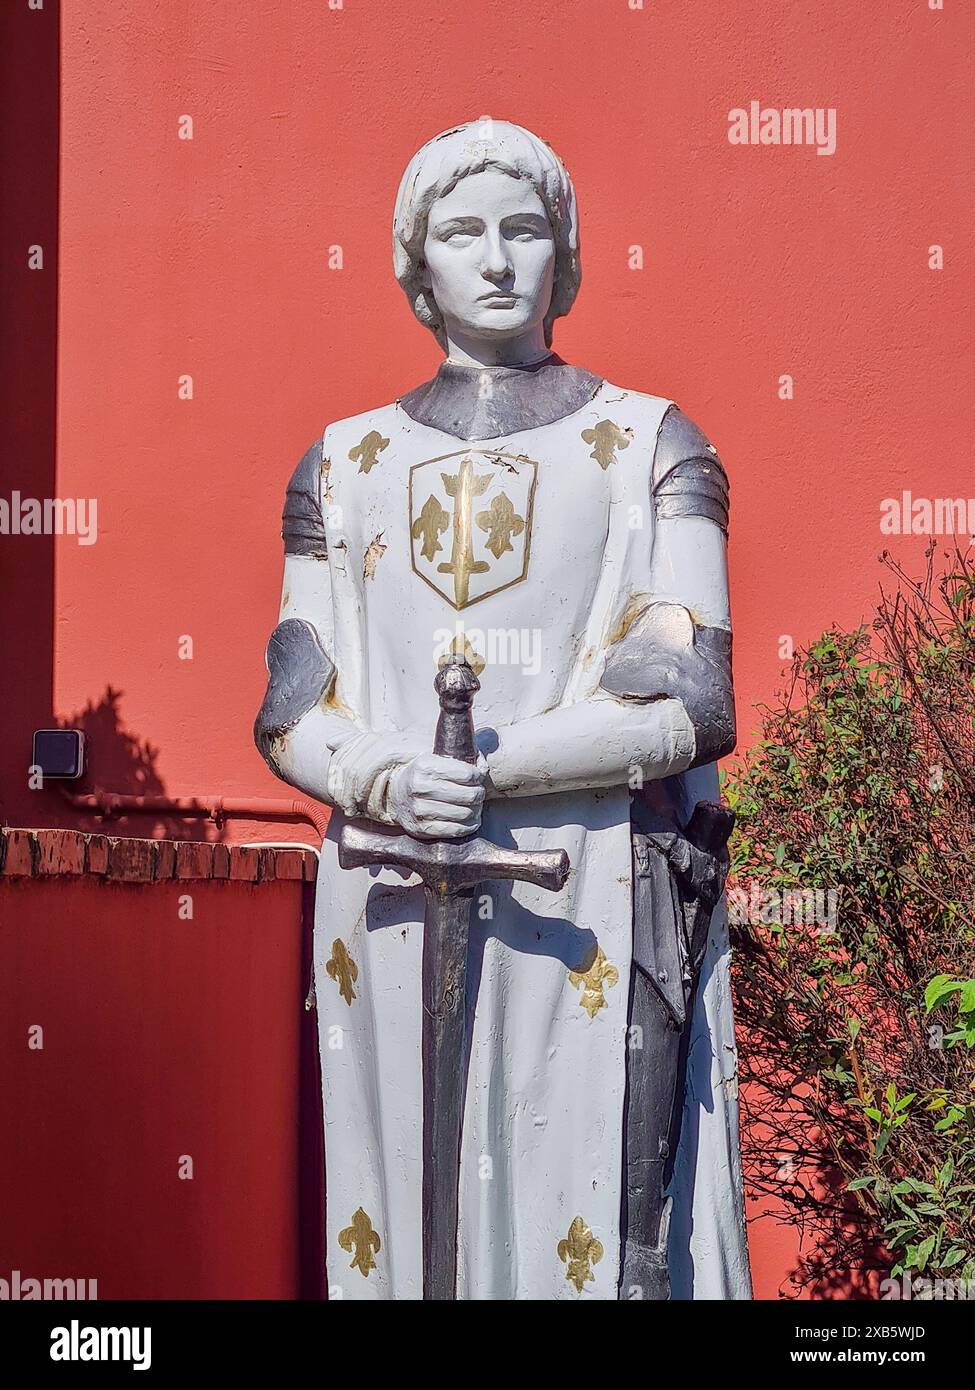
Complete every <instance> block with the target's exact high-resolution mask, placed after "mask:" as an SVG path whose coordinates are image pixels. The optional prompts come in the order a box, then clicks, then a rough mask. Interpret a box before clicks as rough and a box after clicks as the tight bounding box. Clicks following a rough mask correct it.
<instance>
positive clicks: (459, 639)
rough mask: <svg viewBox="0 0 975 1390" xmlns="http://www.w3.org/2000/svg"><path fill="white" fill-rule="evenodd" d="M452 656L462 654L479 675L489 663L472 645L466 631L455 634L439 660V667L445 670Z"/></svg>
mask: <svg viewBox="0 0 975 1390" xmlns="http://www.w3.org/2000/svg"><path fill="white" fill-rule="evenodd" d="M452 656H462V657H463V658H464V659H465V661H466V662H467V664H468V666H470V668H471V670H472V671H473V672H474V674H475V676H479V675H480V674H481V672H482V671H483V670H484V667H485V666H486V665H487V663H486V661H485V660H484V658H483V656H481V653H480V652H479V651H477V650H476V649H475V648H474V647H472V646H471V644H470V639H469V638H468V636H467V633H466V632H458V633H457V634H456V635H455V637H454V640H453V641H452V642H451V644H450V646H449V647H448V648H447V650H446V651H445V652H444V653H443V654H442V655H441V657H440V659H439V661H438V662H437V665H438V667H439V668H440V669H441V670H443V668H444V667H445V666H446V664H447V662H448V660H449V659H450V657H452Z"/></svg>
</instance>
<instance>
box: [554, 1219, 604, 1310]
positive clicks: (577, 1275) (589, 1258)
mask: <svg viewBox="0 0 975 1390" xmlns="http://www.w3.org/2000/svg"><path fill="white" fill-rule="evenodd" d="M602 1258H603V1246H602V1241H599V1240H597V1239H596V1237H595V1236H594V1235H593V1233H592V1230H591V1228H590V1227H589V1226H587V1225H586V1223H585V1222H584V1221H583V1219H582V1217H581V1216H577V1217H576V1218H575V1220H574V1221H573V1222H572V1225H571V1226H570V1227H569V1230H568V1234H567V1235H566V1237H565V1239H564V1240H560V1241H559V1259H560V1260H561V1261H562V1263H563V1264H564V1265H566V1266H567V1268H566V1271H565V1277H566V1279H568V1281H569V1283H570V1284H575V1286H576V1292H577V1293H582V1290H583V1287H584V1286H585V1284H586V1283H587V1282H589V1283H594V1282H595V1278H596V1276H595V1275H594V1274H593V1272H592V1269H591V1268H590V1265H598V1264H599V1261H600V1260H601V1259H602Z"/></svg>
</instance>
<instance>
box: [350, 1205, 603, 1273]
mask: <svg viewBox="0 0 975 1390" xmlns="http://www.w3.org/2000/svg"><path fill="white" fill-rule="evenodd" d="M339 1245H341V1247H342V1249H343V1250H347V1251H348V1252H349V1254H350V1255H351V1256H352V1259H351V1261H350V1262H349V1268H350V1269H357V1270H358V1271H359V1273H360V1274H361V1275H362V1277H363V1279H368V1278H369V1271H370V1269H375V1268H376V1261H375V1260H374V1259H373V1253H376V1254H378V1253H379V1251H380V1249H381V1246H382V1242H381V1241H380V1239H379V1232H378V1231H374V1230H373V1229H372V1218H371V1217H369V1216H367V1215H366V1213H365V1212H364V1211H363V1210H362V1208H361V1207H359V1209H358V1210H357V1211H356V1212H355V1213H354V1214H353V1217H352V1224H351V1226H346V1228H345V1230H344V1231H339ZM601 1250H602V1247H600V1252H601Z"/></svg>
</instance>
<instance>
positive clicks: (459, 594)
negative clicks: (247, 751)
mask: <svg viewBox="0 0 975 1390" xmlns="http://www.w3.org/2000/svg"><path fill="white" fill-rule="evenodd" d="M349 423H350V424H351V423H353V422H349ZM357 423H358V428H357V429H355V430H353V431H351V432H349V433H347V434H345V436H344V437H339V436H336V437H335V438H334V440H333V441H330V447H329V450H328V456H329V464H328V469H327V478H326V487H325V491H324V492H323V498H322V501H323V510H325V511H326V516H327V517H328V518H329V526H330V541H329V548H330V556H331V562H332V572H333V598H334V599H335V601H336V603H337V604H338V606H339V607H342V606H344V605H349V604H354V605H356V607H357V608H358V610H359V613H358V622H359V625H360V630H361V632H362V637H363V644H364V647H365V649H366V650H367V652H368V667H369V672H370V675H369V680H370V684H372V683H373V681H374V677H375V673H376V670H377V668H378V667H379V666H380V665H381V667H382V669H383V670H384V672H385V673H387V677H388V679H390V680H393V681H394V683H395V684H396V686H397V688H398V694H397V699H400V698H401V697H402V695H403V692H404V690H405V689H406V688H407V687H413V686H418V687H419V688H420V689H421V690H423V691H424V692H425V691H426V687H427V686H428V685H429V673H430V671H431V670H435V669H436V662H437V660H438V658H439V656H441V655H442V654H443V652H444V651H447V650H455V651H459V652H463V653H464V654H466V655H467V656H468V658H469V659H470V660H471V662H472V664H473V665H474V667H475V670H478V671H479V672H481V673H482V674H481V682H482V690H483V692H484V693H483V695H482V696H481V697H479V700H480V707H481V708H482V710H483V709H484V708H485V707H486V706H489V705H490V704H491V703H492V702H493V699H494V698H497V699H498V700H499V701H500V702H501V703H506V702H508V701H509V700H510V699H511V698H512V697H513V696H514V694H515V693H516V692H517V694H518V699H519V703H521V700H522V698H524V696H525V695H526V693H527V691H528V689H529V686H527V685H526V681H525V677H526V676H532V677H535V679H533V680H532V681H531V683H530V689H531V693H532V697H533V698H532V704H534V703H535V701H536V700H537V701H538V702H539V704H538V707H539V708H544V707H546V703H553V702H556V701H557V700H558V699H559V698H560V694H561V691H562V690H563V689H564V684H565V680H566V678H567V673H568V671H569V670H570V669H571V667H572V665H573V663H574V662H575V661H576V660H577V659H578V658H579V657H580V654H581V653H582V651H583V650H584V649H585V647H586V644H587V642H588V641H589V640H590V637H589V632H590V627H591V615H592V612H593V608H594V604H597V606H598V602H597V596H598V595H600V594H601V593H604V592H605V588H606V575H607V567H609V569H610V570H613V569H614V568H616V567H617V566H618V565H619V563H620V559H621V555H622V553H623V551H624V550H626V549H628V545H629V543H628V542H625V541H624V542H622V544H621V541H620V513H621V511H625V510H627V508H626V500H627V498H628V497H631V496H632V497H637V498H639V499H641V503H642V504H643V505H638V506H637V508H636V511H637V513H638V514H637V515H636V516H635V518H634V520H635V524H636V525H637V526H640V527H645V526H648V525H649V517H650V508H649V505H646V504H647V503H648V501H649V476H648V469H649V458H650V456H651V452H652V451H651V450H649V449H648V450H641V449H638V448H635V447H630V446H631V443H632V437H633V436H632V430H629V431H628V430H627V429H626V428H625V427H624V426H621V425H619V424H617V423H616V422H614V421H611V420H609V419H606V418H604V414H603V412H602V411H601V410H600V408H599V406H598V404H596V403H593V405H592V406H591V407H590V408H588V409H587V410H585V411H577V412H575V413H574V414H573V415H572V416H569V417H567V418H565V419H563V420H560V421H557V422H555V423H554V424H550V425H545V426H542V427H540V428H537V429H534V430H527V431H523V432H521V433H518V434H514V435H511V436H510V437H508V438H505V439H498V440H489V441H469V442H468V441H465V440H462V439H457V438H455V437H453V436H451V435H447V434H444V433H443V432H441V431H438V430H434V429H431V428H429V427H427V426H424V425H420V424H418V423H416V422H414V421H412V420H410V419H409V417H407V416H406V415H405V414H404V412H402V411H401V410H398V409H396V408H391V409H390V410H388V411H383V412H377V413H376V415H374V416H368V417H364V418H363V417H360V418H359V421H358V422H357ZM364 426H368V428H364ZM353 434H354V435H355V438H353V437H352V435H353ZM329 514H330V515H329ZM333 536H334V537H336V539H334V540H333V539H332V537H333ZM649 543H650V537H649V534H647V532H646V531H644V532H643V544H644V546H645V547H646V548H647V549H649ZM337 567H338V569H339V574H338V576H337V583H336V569H337Z"/></svg>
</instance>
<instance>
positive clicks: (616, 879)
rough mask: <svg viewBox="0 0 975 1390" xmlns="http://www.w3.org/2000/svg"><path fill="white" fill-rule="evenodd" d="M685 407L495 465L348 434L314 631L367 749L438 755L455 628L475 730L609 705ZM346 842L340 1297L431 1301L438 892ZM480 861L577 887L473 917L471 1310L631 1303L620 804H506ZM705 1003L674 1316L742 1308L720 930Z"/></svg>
mask: <svg viewBox="0 0 975 1390" xmlns="http://www.w3.org/2000/svg"><path fill="white" fill-rule="evenodd" d="M669 404H670V402H668V401H666V400H663V399H660V398H657V397H653V396H647V395H642V394H639V393H637V392H633V391H626V390H623V389H621V388H619V387H615V386H612V385H610V384H609V383H606V382H604V383H603V384H602V385H601V387H600V388H599V390H598V391H597V392H596V394H595V395H594V396H593V398H592V399H591V400H590V401H589V402H588V403H587V404H586V405H584V406H583V407H582V408H581V409H579V410H577V411H575V412H574V413H572V414H570V415H568V416H566V417H564V418H563V419H561V420H559V421H557V422H556V423H554V424H550V425H545V426H543V427H540V428H536V429H531V430H527V431H523V432H519V433H514V434H511V435H507V436H505V437H503V438H494V439H491V440H487V441H481V442H478V441H476V440H473V441H465V440H462V439H458V438H456V437H454V436H453V435H449V434H445V433H443V432H442V431H440V430H437V429H434V428H432V427H430V426H427V425H424V424H421V423H419V422H417V421H415V420H413V419H412V418H410V417H409V416H408V415H407V414H406V413H405V411H404V410H403V408H402V407H401V406H399V405H398V404H393V405H390V406H388V407H385V408H383V409H380V410H373V411H370V412H369V413H368V414H366V415H362V416H358V417H354V418H351V419H347V420H342V421H340V422H338V423H336V424H333V425H330V426H329V427H328V428H327V429H326V431H325V434H324V437H323V446H322V450H323V465H322V480H321V496H320V502H321V508H322V514H323V517H324V518H325V521H326V527H327V531H328V562H327V563H328V569H329V578H330V586H331V611H330V612H329V613H327V614H326V613H323V614H321V615H320V622H319V623H318V624H317V625H318V627H319V630H320V633H321V636H322V640H323V642H324V645H325V647H326V650H327V651H328V652H329V654H330V655H331V656H332V658H333V660H334V663H335V666H336V668H337V671H338V677H337V684H336V688H335V690H334V692H333V694H332V696H331V699H330V705H331V707H332V708H333V709H335V710H336V711H337V712H341V713H343V714H344V715H346V716H347V717H349V718H351V719H353V720H354V721H355V723H356V724H358V725H360V726H361V727H362V728H364V729H371V730H378V731H384V730H394V729H402V730H411V731H416V732H420V733H422V734H424V735H427V736H429V739H430V746H431V748H432V739H433V730H434V726H435V723H436V719H437V713H438V706H437V698H436V695H435V693H434V689H433V680H434V676H435V675H436V671H437V659H438V656H439V655H440V654H442V652H443V651H444V649H445V646H446V645H447V644H448V643H449V642H451V641H452V639H453V638H454V637H455V636H456V635H457V634H458V632H459V631H460V630H461V629H462V630H463V636H462V637H461V639H460V640H461V643H463V641H465V640H466V642H467V643H468V644H469V645H468V647H467V650H468V651H469V652H472V653H473V654H474V657H475V658H476V662H475V668H476V667H477V666H478V665H480V660H483V661H484V663H485V664H484V666H483V669H482V670H480V675H479V679H480V686H481V688H480V692H479V693H478V695H477V697H476V700H475V707H474V715H475V722H476V725H477V728H478V730H479V731H484V730H491V729H494V728H503V727H504V726H507V725H510V724H512V723H515V722H516V721H519V720H523V719H526V718H529V717H532V716H538V715H542V714H544V713H545V712H547V711H551V710H555V709H558V708H560V707H563V706H566V705H571V704H573V703H574V702H577V701H582V700H587V699H591V698H599V692H598V687H599V680H600V675H601V673H602V669H603V664H604V660H605V654H606V649H607V647H608V646H609V645H611V644H612V642H614V641H615V640H617V639H618V638H619V636H620V634H621V633H622V632H623V631H624V630H625V627H626V623H627V619H628V617H630V616H632V614H633V612H634V611H635V610H636V609H638V608H639V607H640V606H641V605H642V604H645V603H646V602H647V599H648V598H649V597H652V596H651V595H650V557H651V553H652V548H653V525H654V517H653V508H652V506H651V504H650V495H651V486H652V482H653V480H652V477H651V472H652V461H653V453H654V442H655V439H656V435H657V430H658V428H659V426H660V423H661V420H662V417H663V414H664V412H665V411H666V410H667V408H668V406H669ZM461 512H462V513H463V514H462V515H460V513H461ZM458 649H459V648H458ZM480 737H481V738H482V739H483V737H484V734H483V732H481V733H480ZM487 737H488V740H490V735H489V734H488V735H487ZM673 739H674V750H673V757H674V759H675V760H676V761H675V767H676V770H678V771H680V770H681V768H682V767H686V766H687V765H688V763H689V762H690V760H691V756H692V752H693V750H690V751H689V752H688V753H687V755H686V756H685V757H683V761H681V756H682V755H681V750H680V747H679V746H678V745H679V742H680V731H679V730H676V729H675V732H674V735H673ZM685 777H686V779H687V780H688V782H689V783H691V784H692V787H691V801H693V799H696V798H697V797H698V796H709V795H710V796H713V795H714V792H715V789H716V783H715V778H714V771H713V769H709V768H704V769H698V770H696V771H694V772H689V773H686V774H685ZM342 824H343V816H342V814H341V812H338V811H336V812H335V813H334V814H333V817H332V822H331V825H330V829H329V833H328V836H327V838H326V841H325V844H324V846H323V850H322V857H321V867H320V873H319V878H318V889H317V906H316V926H315V978H316V993H317V1007H318V1016H319V1021H320V1043H321V1063H322V1084H323V1099H324V1115H325V1164H326V1223H327V1244H326V1261H327V1271H328V1282H329V1288H330V1296H331V1297H342V1298H353V1299H385V1298H405V1299H410V1298H419V1297H420V1296H421V1290H422V1269H421V1220H420V1210H421V1155H422V1134H421V1123H422V1102H421V1068H420V1037H421V1007H420V964H421V946H422V934H423V926H422V924H423V893H422V889H421V888H420V886H419V882H418V880H415V879H414V880H411V881H410V882H407V881H405V880H404V879H403V877H402V876H399V875H397V874H395V873H394V872H391V871H388V870H382V871H377V870H366V869H357V870H352V871H344V870H342V869H340V868H339V866H338V862H337V840H338V835H339V833H340V831H341V827H342ZM482 834H483V835H484V836H486V837H487V838H488V839H490V840H493V841H494V842H496V843H497V844H500V845H509V846H510V845H514V846H517V847H518V848H521V849H531V850H534V849H565V850H567V851H568V855H569V860H570V863H571V872H570V875H569V879H568V882H567V884H566V887H565V889H564V890H563V891H562V892H560V893H549V892H546V891H544V890H542V889H539V888H535V887H532V886H531V885H529V884H525V883H514V884H498V883H493V884H486V885H485V886H484V890H483V892H482V893H481V894H480V895H479V897H478V898H477V899H476V906H475V910H474V913H473V920H472V928H471V948H470V963H469V976H468V1037H469V1061H468V1071H467V1090H466V1101H465V1111H464V1125H463V1138H462V1145H461V1169H460V1200H459V1231H458V1297H460V1298H467V1299H518V1298H539V1299H579V1298H580V1297H581V1298H599V1299H615V1298H617V1297H618V1296H622V1297H626V1296H627V1294H626V1291H625V1290H624V1291H623V1292H622V1294H618V1292H617V1283H618V1279H619V1260H620V1202H621V1186H622V1183H623V1175H624V1114H623V1103H624V1091H625V1077H626V1055H627V1053H626V1050H627V1045H628V1039H627V1001H628V996H629V972H630V964H631V943H632V885H631V840H630V807H629V791H628V788H627V787H626V786H624V785H621V786H615V787H607V788H602V789H597V790H592V789H583V790H573V791H556V792H548V793H542V794H538V795H526V796H517V797H509V798H500V799H492V800H489V801H488V802H487V803H486V804H485V811H484V816H483V821H482ZM701 984H702V987H701V989H700V990H699V993H698V998H697V1005H696V1014H695V1019H694V1023H693V1033H692V1041H691V1048H690V1065H689V1074H688V1082H687V1091H686V1101H685V1123H684V1125H683V1131H682V1138H681V1148H680V1150H679V1154H678V1159H677V1164H676V1170H675V1176H674V1182H673V1193H674V1203H675V1205H674V1219H673V1221H672V1225H671V1240H670V1266H671V1282H672V1286H673V1295H674V1296H675V1297H695V1298H702V1297H704V1298H729V1297H730V1298H734V1297H747V1296H748V1270H747V1258H746V1254H745V1244H744V1229H743V1223H742V1213H741V1175H740V1163H739V1158H738V1142H737V1100H736V1081H735V1075H736V1064H735V1051H734V1033H733V1026H732V1019H731V1002H730V991H729V984H728V948H727V934H726V928H725V926H724V920H723V917H722V916H721V915H720V914H716V915H715V919H714V922H713V925H712V931H711V944H710V949H709V955H708V958H707V960H706V962H705V965H704V969H703V972H702V980H701ZM462 1064H463V1063H462V1060H461V1059H458V1065H462ZM577 1218H579V1219H580V1222H581V1224H580V1225H577V1226H576V1227H575V1228H574V1234H573V1232H570V1227H572V1226H573V1223H574V1222H576V1219H577ZM580 1231H583V1232H584V1233H585V1234H584V1238H580V1235H579V1232H580Z"/></svg>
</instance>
